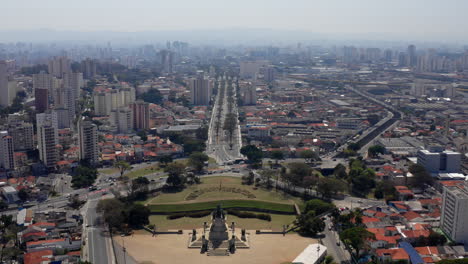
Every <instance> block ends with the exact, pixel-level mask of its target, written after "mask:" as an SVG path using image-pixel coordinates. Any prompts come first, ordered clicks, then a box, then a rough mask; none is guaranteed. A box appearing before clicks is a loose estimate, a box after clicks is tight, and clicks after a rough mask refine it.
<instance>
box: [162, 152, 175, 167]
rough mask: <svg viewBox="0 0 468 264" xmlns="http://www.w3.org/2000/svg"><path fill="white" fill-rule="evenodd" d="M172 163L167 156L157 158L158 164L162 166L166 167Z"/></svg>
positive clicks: (170, 158)
mask: <svg viewBox="0 0 468 264" xmlns="http://www.w3.org/2000/svg"><path fill="white" fill-rule="evenodd" d="M172 161H173V159H172V157H171V156H169V155H166V156H162V157H161V158H159V162H160V163H162V164H164V166H166V165H167V164H168V163H171V162H172Z"/></svg>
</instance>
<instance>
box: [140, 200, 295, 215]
mask: <svg viewBox="0 0 468 264" xmlns="http://www.w3.org/2000/svg"><path fill="white" fill-rule="evenodd" d="M219 204H221V206H222V207H223V208H224V209H228V208H242V209H243V210H247V209H248V208H256V209H261V210H269V211H275V212H283V213H287V214H294V206H293V205H292V204H284V203H283V204H282V203H272V202H265V201H257V200H220V201H210V202H200V203H182V204H150V205H148V208H149V209H150V210H151V212H152V213H173V212H189V211H201V210H213V209H215V208H216V206H218V205H219Z"/></svg>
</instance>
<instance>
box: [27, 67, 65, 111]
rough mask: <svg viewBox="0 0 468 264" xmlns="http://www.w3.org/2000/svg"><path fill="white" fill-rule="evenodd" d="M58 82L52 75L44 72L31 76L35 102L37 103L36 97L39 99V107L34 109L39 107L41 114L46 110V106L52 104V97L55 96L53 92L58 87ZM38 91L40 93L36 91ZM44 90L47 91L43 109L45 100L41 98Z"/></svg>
mask: <svg viewBox="0 0 468 264" xmlns="http://www.w3.org/2000/svg"><path fill="white" fill-rule="evenodd" d="M59 84H60V81H59V80H58V79H56V78H55V77H54V76H52V74H48V73H45V72H40V73H38V74H33V89H34V94H35V97H36V102H37V101H38V98H37V97H38V96H40V97H41V98H39V101H40V102H39V103H36V104H39V105H36V108H37V107H39V108H40V109H41V111H40V112H43V111H45V110H47V108H48V104H49V103H52V102H54V95H55V90H56V89H57V88H58V87H59ZM38 90H40V91H38ZM44 90H47V107H46V108H44V103H45V98H44V97H43V96H44V95H45V94H46V92H45V91H44Z"/></svg>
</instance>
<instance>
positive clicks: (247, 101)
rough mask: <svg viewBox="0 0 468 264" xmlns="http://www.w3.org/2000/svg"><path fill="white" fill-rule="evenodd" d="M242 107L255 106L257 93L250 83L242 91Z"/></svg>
mask: <svg viewBox="0 0 468 264" xmlns="http://www.w3.org/2000/svg"><path fill="white" fill-rule="evenodd" d="M243 100H244V105H256V104H257V91H256V88H255V86H253V85H252V84H251V83H250V84H249V85H248V86H247V87H246V88H245V90H244V98H243Z"/></svg>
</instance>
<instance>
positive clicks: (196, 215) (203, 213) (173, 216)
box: [167, 211, 211, 220]
mask: <svg viewBox="0 0 468 264" xmlns="http://www.w3.org/2000/svg"><path fill="white" fill-rule="evenodd" d="M210 214H211V211H198V212H185V213H175V214H171V215H168V216H167V219H169V220H174V219H179V218H182V217H191V218H201V217H205V216H207V215H210Z"/></svg>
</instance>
